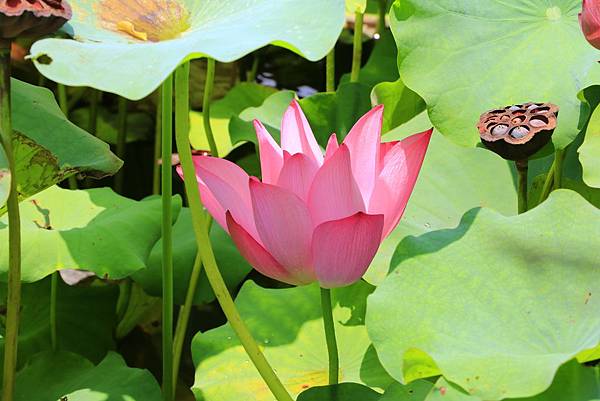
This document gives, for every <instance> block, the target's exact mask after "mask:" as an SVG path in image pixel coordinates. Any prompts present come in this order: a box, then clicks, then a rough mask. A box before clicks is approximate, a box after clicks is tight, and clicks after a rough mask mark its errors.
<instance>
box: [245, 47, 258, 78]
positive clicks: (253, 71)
mask: <svg viewBox="0 0 600 401" xmlns="http://www.w3.org/2000/svg"><path fill="white" fill-rule="evenodd" d="M259 62H260V57H259V56H258V53H257V52H254V54H253V55H252V67H251V68H250V70H248V71H246V81H248V82H254V81H256V74H257V73H258V64H259Z"/></svg>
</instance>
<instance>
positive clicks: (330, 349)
mask: <svg viewBox="0 0 600 401" xmlns="http://www.w3.org/2000/svg"><path fill="white" fill-rule="evenodd" d="M321 308H322V309H323V326H324V327H325V341H326V342H327V353H328V354H329V384H338V382H339V370H340V362H339V359H338V349H337V341H336V339H335V325H334V322H333V310H332V305H331V290H329V289H325V288H321Z"/></svg>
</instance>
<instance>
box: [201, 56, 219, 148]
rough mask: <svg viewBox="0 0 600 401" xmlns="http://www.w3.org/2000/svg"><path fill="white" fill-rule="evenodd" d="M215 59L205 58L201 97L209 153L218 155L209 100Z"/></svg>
mask: <svg viewBox="0 0 600 401" xmlns="http://www.w3.org/2000/svg"><path fill="white" fill-rule="evenodd" d="M215 69H216V66H215V59H214V58H210V57H208V58H207V59H206V84H205V85H204V98H203V99H202V116H203V118H202V119H203V122H204V132H205V133H206V139H207V140H208V146H209V147H210V154H211V155H213V156H215V157H219V150H218V148H217V143H216V142H215V136H214V135H213V131H212V128H211V126H210V102H211V100H212V94H213V88H214V85H215Z"/></svg>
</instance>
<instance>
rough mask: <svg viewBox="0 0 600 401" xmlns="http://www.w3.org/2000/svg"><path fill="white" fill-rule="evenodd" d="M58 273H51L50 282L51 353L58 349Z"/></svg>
mask: <svg viewBox="0 0 600 401" xmlns="http://www.w3.org/2000/svg"><path fill="white" fill-rule="evenodd" d="M58 275H59V273H58V272H54V273H52V281H51V282H50V342H51V344H52V351H56V350H57V349H58V341H57V339H58V336H57V335H56V332H57V325H56V298H57V295H58Z"/></svg>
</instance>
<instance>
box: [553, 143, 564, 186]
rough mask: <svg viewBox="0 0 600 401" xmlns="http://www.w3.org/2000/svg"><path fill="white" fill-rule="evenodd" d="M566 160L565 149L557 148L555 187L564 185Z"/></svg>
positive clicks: (555, 156) (555, 154)
mask: <svg viewBox="0 0 600 401" xmlns="http://www.w3.org/2000/svg"><path fill="white" fill-rule="evenodd" d="M564 160H565V150H564V149H557V150H556V152H555V153H554V185H553V189H560V188H561V187H562V173H563V161H564Z"/></svg>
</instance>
